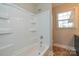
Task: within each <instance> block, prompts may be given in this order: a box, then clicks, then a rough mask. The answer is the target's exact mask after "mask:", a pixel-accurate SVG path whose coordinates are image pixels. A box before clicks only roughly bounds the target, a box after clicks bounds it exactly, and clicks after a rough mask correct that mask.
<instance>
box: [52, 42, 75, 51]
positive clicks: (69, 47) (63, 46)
mask: <svg viewBox="0 0 79 59" xmlns="http://www.w3.org/2000/svg"><path fill="white" fill-rule="evenodd" d="M54 46H58V47H61V48H65V49H68V50H72V51H76V50H75V48H74V47H71V46H67V45H61V44H57V43H56V44H54Z"/></svg>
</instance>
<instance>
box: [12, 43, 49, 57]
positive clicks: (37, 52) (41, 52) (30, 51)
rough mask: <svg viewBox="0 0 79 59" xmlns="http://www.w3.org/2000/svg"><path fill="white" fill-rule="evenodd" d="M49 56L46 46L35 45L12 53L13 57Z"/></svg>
mask: <svg viewBox="0 0 79 59" xmlns="http://www.w3.org/2000/svg"><path fill="white" fill-rule="evenodd" d="M48 54H49V47H48V46H44V45H43V46H42V47H41V48H40V46H39V45H38V44H35V45H33V46H29V48H27V47H24V48H22V49H19V50H17V51H15V52H14V53H13V56H47V55H48Z"/></svg>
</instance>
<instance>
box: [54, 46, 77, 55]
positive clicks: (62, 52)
mask: <svg viewBox="0 0 79 59" xmlns="http://www.w3.org/2000/svg"><path fill="white" fill-rule="evenodd" d="M53 53H54V54H53V55H54V56H76V53H75V51H71V50H68V49H64V48H60V47H57V46H53Z"/></svg>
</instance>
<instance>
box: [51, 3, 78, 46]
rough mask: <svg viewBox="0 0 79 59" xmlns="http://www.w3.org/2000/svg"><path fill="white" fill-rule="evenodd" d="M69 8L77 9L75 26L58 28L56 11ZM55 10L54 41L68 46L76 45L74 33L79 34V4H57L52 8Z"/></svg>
mask: <svg viewBox="0 0 79 59" xmlns="http://www.w3.org/2000/svg"><path fill="white" fill-rule="evenodd" d="M68 9H75V16H76V17H75V19H74V21H75V25H76V27H75V28H70V29H68V28H66V29H65V28H64V29H59V28H57V22H56V21H57V20H56V13H57V12H60V11H65V10H68ZM52 11H53V24H54V26H53V39H54V41H53V43H58V44H63V45H66V46H72V47H73V45H74V40H73V35H74V34H79V4H63V5H59V6H55V7H53V9H52Z"/></svg>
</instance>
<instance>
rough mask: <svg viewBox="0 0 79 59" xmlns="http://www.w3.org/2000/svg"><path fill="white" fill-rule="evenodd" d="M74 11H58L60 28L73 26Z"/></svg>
mask: <svg viewBox="0 0 79 59" xmlns="http://www.w3.org/2000/svg"><path fill="white" fill-rule="evenodd" d="M73 15H74V13H73V11H66V12H61V13H58V14H57V16H58V18H57V20H58V27H59V28H72V27H73V25H74V24H73Z"/></svg>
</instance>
